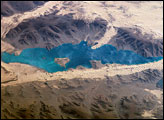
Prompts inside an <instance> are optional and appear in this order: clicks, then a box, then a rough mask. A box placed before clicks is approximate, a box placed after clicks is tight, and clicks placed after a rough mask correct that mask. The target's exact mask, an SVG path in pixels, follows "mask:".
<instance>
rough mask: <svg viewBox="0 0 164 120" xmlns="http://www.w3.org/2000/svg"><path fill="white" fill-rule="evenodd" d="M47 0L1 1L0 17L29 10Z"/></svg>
mask: <svg viewBox="0 0 164 120" xmlns="http://www.w3.org/2000/svg"><path fill="white" fill-rule="evenodd" d="M45 2H47V1H1V18H2V17H3V16H4V17H6V16H11V15H13V14H15V13H23V12H26V11H30V10H32V9H34V8H36V7H38V6H40V5H43V4H44V3H45Z"/></svg>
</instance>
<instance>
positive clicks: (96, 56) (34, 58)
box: [1, 41, 163, 73]
mask: <svg viewBox="0 0 164 120" xmlns="http://www.w3.org/2000/svg"><path fill="white" fill-rule="evenodd" d="M1 57H2V61H4V62H5V63H10V62H18V63H24V64H29V65H32V66H36V67H38V68H41V69H44V70H46V71H47V72H51V73H52V72H57V71H65V70H68V69H69V68H76V67H77V66H78V65H82V66H84V67H87V68H91V67H92V66H91V63H90V62H89V61H90V60H101V62H102V64H105V63H118V64H126V65H133V64H144V63H148V62H154V61H158V60H161V59H163V57H147V58H145V57H143V56H140V55H138V54H136V53H134V52H133V51H129V50H119V51H118V50H117V49H116V48H115V47H114V46H112V45H103V46H101V47H100V48H97V49H91V46H87V42H85V41H82V42H81V43H79V44H75V45H72V44H71V43H67V44H62V45H61V46H58V47H55V48H53V49H51V50H50V51H48V50H47V49H45V48H27V49H24V50H23V51H22V52H21V54H20V55H19V56H15V55H14V54H9V53H7V52H3V53H2V55H1ZM64 57H68V58H69V59H70V62H68V63H67V64H66V68H64V67H61V66H60V65H59V64H57V63H55V62H54V58H64ZM43 58H45V59H43Z"/></svg>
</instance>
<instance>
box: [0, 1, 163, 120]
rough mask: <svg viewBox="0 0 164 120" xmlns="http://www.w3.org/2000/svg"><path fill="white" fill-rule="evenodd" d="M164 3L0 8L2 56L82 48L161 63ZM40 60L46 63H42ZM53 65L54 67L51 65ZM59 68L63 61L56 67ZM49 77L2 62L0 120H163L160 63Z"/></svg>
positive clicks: (27, 67)
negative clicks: (126, 52)
mask: <svg viewBox="0 0 164 120" xmlns="http://www.w3.org/2000/svg"><path fill="white" fill-rule="evenodd" d="M162 13H163V2H155V1H154V2H146V1H145V2H139V1H136V2H130V1H128V2H123V1H116V2H115V1H109V2H104V1H102V2H99V1H95V2H91V1H90V2H87V1H86V2H80V1H79V2H72V1H50V2H43V1H40V2H33V1H29V2H8V1H5V2H2V4H1V24H2V25H1V53H2V52H9V53H15V55H19V54H20V53H21V51H22V50H23V49H25V48H35V47H41V48H47V49H48V50H50V49H52V48H53V47H56V46H59V45H61V44H63V43H72V44H77V43H79V42H80V41H82V40H84V41H88V45H90V46H92V48H93V49H96V48H98V47H100V46H102V45H104V44H112V45H113V46H115V47H116V48H117V49H119V50H120V49H124V50H132V51H134V52H136V53H138V54H140V55H142V56H145V57H152V56H154V57H157V56H163V27H162V26H163V15H162ZM43 59H44V58H43ZM54 62H55V60H54ZM56 62H57V63H58V64H60V65H62V66H65V64H66V63H67V62H69V60H68V59H57V60H56ZM90 62H91V64H92V68H90V69H89V68H85V67H83V66H78V67H77V68H76V69H69V70H68V71H64V72H57V73H47V72H46V71H44V70H41V69H38V68H36V67H33V66H30V65H25V64H20V63H9V64H6V63H4V62H3V61H1V118H2V119H9V118H15V119H25V118H28V119H32V118H34V119H37V118H39V119H41V118H42V119H47V118H60V119H63V118H111V119H112V118H115V119H118V118H121V119H143V118H144V119H145V118H150V119H158V118H159V119H162V118H163V87H161V84H159V81H161V80H163V60H160V61H158V62H153V63H146V64H141V65H119V64H106V65H104V64H101V61H96V60H92V61H90Z"/></svg>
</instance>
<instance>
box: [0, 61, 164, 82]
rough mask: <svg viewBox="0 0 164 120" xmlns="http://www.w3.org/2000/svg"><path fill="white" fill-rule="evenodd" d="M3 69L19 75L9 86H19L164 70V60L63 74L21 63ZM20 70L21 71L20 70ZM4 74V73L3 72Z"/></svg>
mask: <svg viewBox="0 0 164 120" xmlns="http://www.w3.org/2000/svg"><path fill="white" fill-rule="evenodd" d="M1 64H2V67H4V68H6V69H7V70H8V71H10V72H12V74H13V75H17V76H18V79H17V81H13V82H11V83H8V84H17V83H23V82H30V81H47V80H55V79H61V78H65V79H68V80H69V79H72V78H91V79H99V78H102V79H103V78H105V76H115V75H129V74H133V73H136V72H141V71H143V70H146V69H160V70H161V69H163V60H160V61H158V62H153V63H147V64H140V65H118V64H108V65H107V66H105V67H102V68H100V69H92V68H91V69H83V70H78V69H71V70H68V71H63V72H56V73H47V72H45V71H43V70H41V69H38V68H36V67H33V66H30V65H25V64H20V63H9V64H6V63H4V62H2V61H1ZM18 68H19V69H18ZM1 73H2V72H1ZM1 79H2V81H6V80H4V79H5V78H4V77H3V74H2V76H1Z"/></svg>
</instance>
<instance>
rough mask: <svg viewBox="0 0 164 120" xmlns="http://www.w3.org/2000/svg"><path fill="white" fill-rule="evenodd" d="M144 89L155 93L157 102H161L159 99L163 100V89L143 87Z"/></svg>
mask: <svg viewBox="0 0 164 120" xmlns="http://www.w3.org/2000/svg"><path fill="white" fill-rule="evenodd" d="M144 90H145V91H147V92H150V93H151V94H153V95H155V96H156V97H157V99H158V103H160V104H161V100H163V91H162V90H149V89H144Z"/></svg>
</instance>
